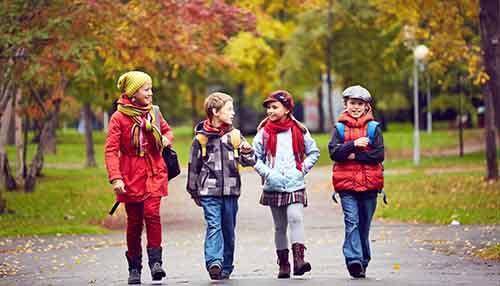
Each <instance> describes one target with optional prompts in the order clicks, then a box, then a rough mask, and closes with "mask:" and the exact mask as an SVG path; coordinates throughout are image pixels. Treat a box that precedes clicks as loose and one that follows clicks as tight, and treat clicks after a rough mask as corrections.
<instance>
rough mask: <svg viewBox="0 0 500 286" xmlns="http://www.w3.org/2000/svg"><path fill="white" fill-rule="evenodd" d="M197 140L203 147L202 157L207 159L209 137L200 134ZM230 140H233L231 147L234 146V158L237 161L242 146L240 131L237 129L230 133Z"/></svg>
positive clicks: (197, 135)
mask: <svg viewBox="0 0 500 286" xmlns="http://www.w3.org/2000/svg"><path fill="white" fill-rule="evenodd" d="M195 138H196V140H197V141H198V143H200V146H201V157H202V158H203V159H205V158H206V157H207V143H208V136H207V135H205V134H202V133H198V134H196V136H195ZM229 138H230V139H231V145H233V150H234V158H235V159H237V158H238V157H239V153H238V148H239V147H240V144H241V132H240V130H238V129H236V128H234V129H233V130H231V132H229Z"/></svg>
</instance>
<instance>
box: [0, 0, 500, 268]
mask: <svg viewBox="0 0 500 286" xmlns="http://www.w3.org/2000/svg"><path fill="white" fill-rule="evenodd" d="M498 5H499V4H498V1H487V0H481V1H479V0H452V1H437V0H436V1H431V0H417V1H402V0H393V1H385V0H369V1H365V0H350V1H347V0H345V1H343V0H336V1H333V0H330V1H321V0H303V1H298V0H283V1H265V0H242V1H219V0H216V1H202V0H196V1H152V0H145V1H133V0H132V1H111V0H102V1H91V0H88V1H77V0H57V1H17V0H12V1H2V2H1V4H0V63H1V64H0V112H1V113H0V114H1V119H0V120H1V121H0V236H2V237H11V238H13V237H23V236H32V235H63V234H102V233H109V232H110V231H112V230H110V228H113V227H112V226H111V227H110V224H109V221H110V219H109V218H108V217H107V211H108V209H109V207H110V206H111V205H112V204H113V202H114V195H113V194H112V191H111V188H110V185H109V182H108V181H107V176H106V171H105V168H104V162H103V146H104V141H105V137H106V126H107V120H108V119H109V116H110V114H111V112H112V104H113V101H114V100H115V99H116V98H117V97H118V96H119V91H118V89H117V88H116V81H117V78H118V76H119V75H120V74H122V73H123V72H125V71H128V70H132V69H137V70H142V71H145V72H147V73H149V74H151V75H152V77H153V85H154V103H155V104H158V105H160V107H161V109H162V113H163V115H164V117H165V118H166V119H167V121H168V122H169V123H170V124H171V126H172V127H173V131H174V135H175V142H174V148H175V150H176V151H177V152H178V154H179V158H180V162H181V165H182V166H184V167H185V166H186V165H187V154H188V152H189V147H190V144H191V141H192V136H193V130H192V126H193V124H195V123H196V122H198V121H199V120H201V119H203V108H202V105H203V100H204V98H205V96H207V95H208V94H209V93H210V92H212V91H224V92H227V93H229V94H231V95H232V96H233V98H234V100H235V105H236V113H237V115H236V117H237V118H236V123H235V125H236V127H240V128H241V129H242V130H243V131H244V133H245V135H246V136H247V138H248V140H249V141H251V140H252V137H253V136H252V135H253V132H255V127H256V126H257V124H258V122H259V121H260V120H261V119H263V117H264V113H263V112H264V110H263V109H262V107H261V103H262V100H263V98H264V97H265V96H266V95H267V94H269V92H271V91H273V90H275V89H286V90H289V91H290V92H291V93H292V94H293V95H294V98H295V99H296V101H297V102H298V103H299V104H298V108H297V109H296V110H295V114H296V116H297V117H298V118H299V119H301V120H303V121H305V122H306V123H307V124H308V125H309V127H310V128H311V130H312V131H314V134H313V137H314V138H315V139H316V141H317V143H318V145H319V146H320V148H321V157H320V161H319V163H318V164H319V165H324V166H327V165H331V161H330V159H329V157H328V150H327V144H328V140H329V138H330V131H331V128H332V122H334V120H335V118H336V116H338V111H339V110H340V109H341V108H342V102H341V100H340V97H339V93H340V92H341V91H342V89H343V88H345V87H347V86H349V85H353V84H361V85H363V86H365V87H366V88H367V89H368V90H370V92H371V94H372V96H373V97H374V108H375V111H376V118H377V120H379V121H381V122H382V123H383V127H384V140H385V147H386V161H385V164H384V167H385V170H386V172H385V174H386V187H385V191H386V193H387V194H388V196H389V202H390V204H389V205H381V206H380V208H379V209H378V210H377V212H376V217H377V218H378V219H381V220H387V221H404V222H409V223H416V224H418V223H431V224H444V225H447V224H471V225H477V224H479V225H498V224H499V223H500V183H499V181H498V161H499V159H498V158H499V157H498V155H497V153H498V146H497V144H498V143H496V142H498V140H499V138H498V134H499V133H498V130H499V127H500V92H499V91H500V88H499V81H500V77H499V76H500V70H499V67H500V65H499V64H498V63H499V62H500V53H499V50H500V48H499V47H498V45H496V44H495V41H494V39H497V42H498V35H499V33H500V28H498V27H499V26H500V25H499V23H500V20H499V12H498V11H499V9H498ZM420 45H425V46H426V47H427V49H428V52H427V53H426V54H425V55H424V57H421V58H420V57H419V58H417V57H416V55H415V53H414V51H415V49H416V47H417V46H420ZM495 63H496V64H495ZM415 83H417V85H416V84H415ZM415 93H416V94H418V95H419V99H418V100H417V104H416V105H415V104H414V102H415V101H414V100H415V99H414V96H415ZM429 98H431V100H430V101H429V100H428V99H429ZM416 107H418V115H419V116H418V117H419V119H418V123H419V124H418V125H419V126H420V148H419V150H420V153H421V159H420V161H419V162H418V164H416V162H415V159H414V152H415V151H414V149H413V148H414V141H413V136H414V132H415V128H414V126H415V124H414V123H415V121H414V118H415V117H414V116H415V113H414V112H415V108H416ZM429 115H430V116H429ZM431 118H432V121H431V120H429V119H431ZM86 122H88V123H89V124H85V123H86ZM431 122H432V123H431ZM249 171H251V170H249ZM321 191H324V192H331V191H332V190H331V187H329V186H325V188H324V190H321ZM111 225H112V224H111ZM470 254H471V255H478V256H481V257H483V258H486V259H496V260H498V259H500V245H499V243H498V241H490V242H487V243H485V245H484V247H483V248H481V249H472V250H471V253H470Z"/></svg>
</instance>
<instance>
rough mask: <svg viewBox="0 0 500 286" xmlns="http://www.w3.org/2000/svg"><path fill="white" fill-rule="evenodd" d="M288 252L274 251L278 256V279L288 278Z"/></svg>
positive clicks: (285, 250) (286, 250) (283, 250)
mask: <svg viewBox="0 0 500 286" xmlns="http://www.w3.org/2000/svg"><path fill="white" fill-rule="evenodd" d="M288 252H289V251H288V249H282V250H276V254H278V265H279V266H280V270H279V273H278V279H281V278H290V262H288Z"/></svg>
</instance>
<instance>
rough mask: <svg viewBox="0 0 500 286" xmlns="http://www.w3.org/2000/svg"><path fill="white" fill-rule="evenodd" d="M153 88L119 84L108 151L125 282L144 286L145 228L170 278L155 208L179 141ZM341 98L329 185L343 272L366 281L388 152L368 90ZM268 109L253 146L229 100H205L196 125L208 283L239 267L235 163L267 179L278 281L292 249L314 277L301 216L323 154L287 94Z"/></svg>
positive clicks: (126, 79) (287, 269)
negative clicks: (121, 208)
mask: <svg viewBox="0 0 500 286" xmlns="http://www.w3.org/2000/svg"><path fill="white" fill-rule="evenodd" d="M151 86H152V82H151V78H150V77H149V76H148V75H147V74H145V73H142V72H137V71H132V72H128V73H126V74H124V75H122V76H121V77H120V79H119V81H118V87H119V89H120V91H121V92H122V96H121V97H120V100H119V101H118V112H115V113H114V114H113V115H112V117H111V121H110V125H109V133H108V137H107V140H106V146H105V154H106V156H105V158H106V166H107V169H108V173H109V180H110V182H111V183H112V185H113V189H114V191H115V192H116V194H117V198H118V201H121V202H124V203H125V209H126V212H127V249H128V250H127V252H126V258H127V260H128V262H129V279H128V283H129V284H139V283H141V269H142V261H141V260H142V259H141V254H142V251H141V242H140V237H141V233H142V224H143V221H145V224H146V231H147V232H146V233H147V240H148V245H147V250H148V252H147V253H148V256H149V266H150V269H151V276H152V278H153V281H158V280H161V279H162V278H163V277H165V276H166V273H165V271H164V270H163V268H162V260H161V256H162V255H161V250H162V249H161V224H160V220H159V206H160V198H161V196H165V195H166V194H167V185H168V179H167V177H168V170H166V168H165V164H162V162H161V160H162V157H161V150H162V148H163V147H166V146H168V145H170V144H171V142H172V140H173V136H172V133H171V129H170V127H169V126H168V124H167V123H166V121H165V120H164V119H163V117H162V116H161V113H159V115H158V114H157V113H155V112H153V106H152V92H151ZM343 98H344V104H345V111H344V112H343V113H342V114H341V116H340V117H339V119H338V122H337V123H336V124H335V128H334V130H333V133H332V137H331V140H330V142H329V144H328V149H329V153H330V158H331V159H332V160H333V161H334V165H333V170H332V183H333V186H334V190H335V192H336V193H338V194H339V195H340V199H341V205H342V210H343V213H344V224H345V239H344V245H343V253H344V256H345V263H346V267H347V270H348V272H349V274H350V275H351V276H352V277H354V278H364V277H365V275H366V274H365V273H366V269H367V267H368V264H369V261H370V258H371V254H370V244H369V230H370V224H371V220H372V217H373V213H374V212H375V208H376V203H377V200H376V198H377V194H378V192H379V191H381V190H382V188H383V167H382V162H383V160H384V145H383V139H382V132H381V130H380V127H379V126H378V123H377V122H376V121H374V118H373V115H372V110H371V104H370V103H371V95H370V93H369V92H368V90H366V89H365V88H363V87H361V86H352V87H349V88H347V89H346V90H345V91H344V92H343ZM263 107H264V108H265V110H266V114H267V116H266V118H265V119H264V120H263V121H262V122H261V123H260V124H259V125H258V128H257V134H256V135H255V137H254V139H253V144H252V145H250V144H249V143H248V142H247V141H246V140H245V138H244V137H243V136H242V135H241V134H240V132H239V131H238V130H237V129H235V128H233V126H232V123H233V117H234V115H235V112H234V109H233V100H232V97H231V96H229V95H228V94H225V93H221V92H215V93H212V94H210V95H209V96H208V97H207V98H206V99H205V102H204V109H205V113H206V119H205V120H203V121H201V122H200V123H198V124H197V125H196V127H195V137H194V139H193V142H192V146H191V151H190V155H189V165H188V176H187V191H188V192H189V194H190V196H191V198H192V199H193V201H194V203H195V204H196V205H197V206H199V207H202V209H203V213H204V218H205V222H206V235H205V244H204V249H205V267H206V269H207V271H208V274H209V276H210V278H211V279H212V280H222V279H229V278H230V276H231V273H232V272H233V269H234V265H233V261H234V248H235V227H236V220H237V212H238V198H239V196H240V192H241V179H240V174H239V165H241V166H253V168H254V169H255V171H256V172H257V173H258V174H259V175H260V177H261V178H262V194H261V196H260V204H262V205H264V206H269V209H270V212H271V216H272V218H273V221H274V242H275V247H276V256H277V259H278V265H279V270H278V275H277V276H278V278H290V275H291V273H292V267H291V263H290V260H289V257H290V255H289V254H290V248H291V252H292V257H293V275H296V276H301V275H303V274H304V273H306V272H309V271H311V269H312V267H311V264H310V263H309V262H307V261H306V260H305V258H304V251H305V250H306V246H305V245H304V242H305V234H304V215H303V209H304V207H307V204H308V201H307V192H306V184H305V180H304V177H305V175H306V174H307V173H308V172H309V171H310V170H311V168H312V167H313V166H314V165H315V163H316V162H317V160H318V158H319V155H320V152H319V148H318V147H317V145H316V142H315V141H314V139H313V138H312V136H311V134H310V133H309V131H308V130H307V128H306V127H305V126H304V125H303V124H302V123H300V122H299V121H297V120H296V119H295V118H294V117H293V115H292V112H293V109H294V100H293V97H292V96H291V94H290V93H289V92H287V91H285V90H278V91H275V92H273V93H271V94H270V95H269V96H268V97H267V98H266V99H265V100H264V102H263ZM334 199H335V196H334ZM287 230H289V231H288V234H289V235H287Z"/></svg>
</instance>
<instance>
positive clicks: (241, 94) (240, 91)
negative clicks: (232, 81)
mask: <svg viewBox="0 0 500 286" xmlns="http://www.w3.org/2000/svg"><path fill="white" fill-rule="evenodd" d="M244 100H245V84H243V83H239V84H238V85H237V86H236V102H235V103H236V104H235V105H236V106H235V109H236V111H235V113H236V114H235V117H236V122H235V126H238V128H240V129H243V127H242V125H243V120H244V118H242V109H243V105H244Z"/></svg>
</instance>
